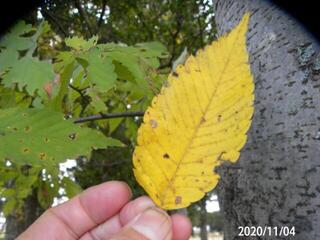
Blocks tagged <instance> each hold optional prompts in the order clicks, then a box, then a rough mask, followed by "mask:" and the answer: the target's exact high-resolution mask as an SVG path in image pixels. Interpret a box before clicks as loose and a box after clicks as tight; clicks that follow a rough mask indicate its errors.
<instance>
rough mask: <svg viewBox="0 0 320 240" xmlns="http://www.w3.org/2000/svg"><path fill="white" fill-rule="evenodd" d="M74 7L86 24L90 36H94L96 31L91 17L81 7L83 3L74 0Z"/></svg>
mask: <svg viewBox="0 0 320 240" xmlns="http://www.w3.org/2000/svg"><path fill="white" fill-rule="evenodd" d="M74 5H75V7H76V8H77V9H78V11H79V14H80V17H81V18H82V20H83V21H84V22H85V23H86V25H87V28H88V31H89V32H90V35H93V33H95V32H96V31H95V30H94V29H95V27H94V26H93V25H92V24H91V21H90V19H89V16H88V14H87V12H86V11H85V10H83V8H82V6H81V1H80V0H74Z"/></svg>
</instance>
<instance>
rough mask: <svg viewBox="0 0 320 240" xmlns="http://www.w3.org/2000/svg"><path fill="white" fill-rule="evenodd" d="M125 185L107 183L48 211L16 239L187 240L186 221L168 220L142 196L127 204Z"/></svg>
mask: <svg viewBox="0 0 320 240" xmlns="http://www.w3.org/2000/svg"><path fill="white" fill-rule="evenodd" d="M130 198H131V190H130V188H129V187H128V185H127V184H126V183H123V182H117V181H110V182H106V183H103V184H100V185H97V186H94V187H91V188H89V189H87V190H85V191H84V192H83V193H81V194H79V195H77V196H75V197H74V198H72V199H71V200H69V201H67V202H65V203H63V204H61V205H59V206H57V207H53V208H50V209H48V210H47V211H46V212H45V213H44V214H43V215H41V216H40V218H39V219H38V220H37V221H35V222H34V223H33V224H32V225H31V226H30V227H29V228H28V229H27V230H26V231H25V232H24V233H22V234H21V235H20V236H19V237H18V240H29V239H30V240H31V239H32V240H43V239H47V240H53V239H59V240H69V239H70V240H75V239H81V240H105V239H110V240H146V239H151V240H170V239H174V240H186V239H189V237H190V234H191V223H190V221H189V220H188V218H186V217H184V216H181V215H178V214H175V215H173V216H171V217H169V216H168V215H167V214H166V213H165V212H164V211H163V210H161V209H159V208H157V207H156V206H155V205H154V203H153V202H152V201H151V199H150V198H148V197H146V196H143V197H139V198H137V199H135V200H132V201H130Z"/></svg>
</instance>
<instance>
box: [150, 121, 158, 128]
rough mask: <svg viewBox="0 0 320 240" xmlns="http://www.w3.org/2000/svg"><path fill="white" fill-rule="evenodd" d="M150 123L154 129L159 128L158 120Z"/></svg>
mask: <svg viewBox="0 0 320 240" xmlns="http://www.w3.org/2000/svg"><path fill="white" fill-rule="evenodd" d="M149 123H150V125H151V127H152V128H156V127H157V126H158V123H157V121H156V120H153V119H151V120H150V121H149Z"/></svg>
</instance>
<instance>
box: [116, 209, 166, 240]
mask: <svg viewBox="0 0 320 240" xmlns="http://www.w3.org/2000/svg"><path fill="white" fill-rule="evenodd" d="M125 239H130V240H147V239H152V240H171V239H172V222H171V218H170V217H169V216H168V215H167V214H166V213H165V212H164V211H162V210H160V209H159V208H155V207H153V208H148V209H146V210H145V211H144V212H142V213H141V214H140V215H138V216H137V217H135V218H134V219H133V220H131V221H130V222H129V223H128V224H127V225H126V226H125V227H124V228H123V229H121V230H120V232H119V233H117V234H116V235H115V236H113V237H112V238H111V240H125Z"/></svg>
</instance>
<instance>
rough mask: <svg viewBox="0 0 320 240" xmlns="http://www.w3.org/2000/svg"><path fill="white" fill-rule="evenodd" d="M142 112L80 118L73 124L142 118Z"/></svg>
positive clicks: (102, 114) (101, 114)
mask: <svg viewBox="0 0 320 240" xmlns="http://www.w3.org/2000/svg"><path fill="white" fill-rule="evenodd" d="M143 115H144V112H120V113H106V114H104V113H100V114H97V115H92V116H88V117H82V118H78V119H76V120H74V123H83V122H89V121H94V120H102V119H110V118H121V117H142V116H143Z"/></svg>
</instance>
